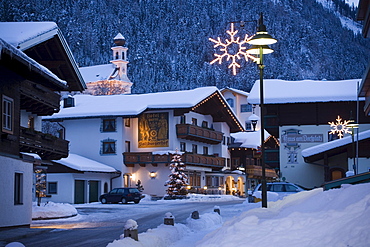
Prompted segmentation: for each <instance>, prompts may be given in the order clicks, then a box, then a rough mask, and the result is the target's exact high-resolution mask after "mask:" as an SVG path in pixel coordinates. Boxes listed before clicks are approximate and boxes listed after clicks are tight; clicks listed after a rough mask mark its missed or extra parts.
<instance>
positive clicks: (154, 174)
mask: <svg viewBox="0 0 370 247" xmlns="http://www.w3.org/2000/svg"><path fill="white" fill-rule="evenodd" d="M149 176H150V178H151V179H154V178H156V177H157V173H156V172H150V173H149Z"/></svg>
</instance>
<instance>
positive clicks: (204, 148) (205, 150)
mask: <svg viewBox="0 0 370 247" xmlns="http://www.w3.org/2000/svg"><path fill="white" fill-rule="evenodd" d="M203 154H204V155H208V147H203Z"/></svg>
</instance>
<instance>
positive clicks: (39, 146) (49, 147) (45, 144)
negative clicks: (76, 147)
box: [19, 127, 69, 160]
mask: <svg viewBox="0 0 370 247" xmlns="http://www.w3.org/2000/svg"><path fill="white" fill-rule="evenodd" d="M68 144H69V141H66V140H63V139H60V138H58V137H55V136H52V135H50V134H45V133H42V132H39V131H35V130H32V129H27V128H23V127H21V131H20V137H19V147H20V151H21V152H27V153H37V154H38V155H39V156H40V157H41V158H42V159H45V160H58V159H61V158H66V157H68Z"/></svg>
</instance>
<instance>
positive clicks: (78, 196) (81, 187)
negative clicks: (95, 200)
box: [75, 180, 85, 204]
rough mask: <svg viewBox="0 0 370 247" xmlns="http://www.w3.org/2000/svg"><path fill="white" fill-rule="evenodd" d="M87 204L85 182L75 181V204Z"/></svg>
mask: <svg viewBox="0 0 370 247" xmlns="http://www.w3.org/2000/svg"><path fill="white" fill-rule="evenodd" d="M84 202H85V181H84V180H75V203H76V204H78V203H84Z"/></svg>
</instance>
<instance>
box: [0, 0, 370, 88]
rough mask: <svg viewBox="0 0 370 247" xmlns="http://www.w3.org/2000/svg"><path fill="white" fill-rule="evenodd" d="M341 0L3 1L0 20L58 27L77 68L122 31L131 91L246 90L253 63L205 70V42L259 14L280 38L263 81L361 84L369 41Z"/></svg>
mask: <svg viewBox="0 0 370 247" xmlns="http://www.w3.org/2000/svg"><path fill="white" fill-rule="evenodd" d="M341 2H343V1H341V0H335V1H330V0H317V1H316V0H294V1H292V0H242V1H240V0H238V1H236V0H186V1H183V0H130V1H128V0H109V1H108V0H78V1H77V0H17V1H14V0H3V1H1V2H0V20H1V21H54V22H56V23H57V24H58V26H59V27H60V29H61V30H62V32H63V34H64V36H65V37H66V39H67V41H68V44H69V45H70V47H71V50H72V52H73V54H74V56H75V58H76V61H77V62H78V64H79V66H81V67H82V66H90V65H96V64H105V63H109V60H110V59H111V50H110V47H111V46H112V45H113V42H112V41H113V38H114V37H115V35H116V34H117V33H118V32H121V33H122V34H123V36H125V38H126V46H127V47H128V48H129V53H128V59H129V62H130V63H129V68H128V75H129V78H130V80H131V81H132V82H133V83H134V85H133V89H132V92H133V93H144V92H157V91H165V90H179V89H190V88H195V87H199V86H207V85H215V86H217V87H219V88H223V87H226V86H229V87H234V88H239V89H242V90H247V91H249V89H250V88H251V86H252V85H253V83H254V82H255V80H256V79H258V71H257V68H256V65H255V64H253V63H242V68H241V69H240V71H239V73H238V74H237V75H236V76H233V75H232V73H231V70H230V69H228V68H227V65H228V63H224V64H222V65H218V64H213V65H210V61H212V60H213V59H214V56H213V54H214V53H215V49H214V48H213V44H214V43H212V42H211V41H209V38H210V37H211V38H217V37H218V36H220V37H221V39H222V40H225V39H226V38H229V36H228V35H227V34H226V30H228V29H230V22H231V21H241V20H243V21H249V20H257V19H258V14H259V12H263V13H264V17H265V20H264V21H265V24H266V26H267V29H268V31H269V33H270V34H271V35H272V36H274V37H275V38H276V39H278V43H276V44H274V45H271V48H273V49H274V50H275V52H274V53H272V54H270V55H266V56H265V64H266V68H265V78H277V79H285V80H302V79H315V80H321V79H327V80H342V79H353V78H361V77H362V75H363V73H364V70H365V68H366V65H367V63H368V60H369V59H370V40H365V39H363V38H362V37H361V35H360V33H356V32H353V31H352V30H349V29H347V28H345V27H343V24H342V23H341V19H340V18H341V17H343V15H347V17H349V18H354V13H355V11H356V10H355V9H353V8H349V9H348V8H345V9H344V7H341V4H339V3H341ZM328 6H329V7H328ZM330 6H331V7H330ZM343 6H345V5H343ZM347 17H345V18H347ZM348 20H349V21H350V19H348ZM246 23H247V25H246V26H245V27H244V29H242V30H240V31H239V33H240V34H241V36H244V34H245V33H246V32H248V33H249V34H252V33H254V32H255V28H256V26H255V24H254V23H253V22H252V23H249V22H246Z"/></svg>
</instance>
